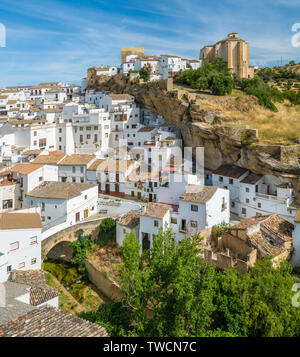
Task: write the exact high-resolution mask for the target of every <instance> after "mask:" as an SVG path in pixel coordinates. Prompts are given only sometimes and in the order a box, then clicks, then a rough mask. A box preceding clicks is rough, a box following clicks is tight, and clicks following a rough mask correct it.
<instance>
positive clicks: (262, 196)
mask: <svg viewBox="0 0 300 357" xmlns="http://www.w3.org/2000/svg"><path fill="white" fill-rule="evenodd" d="M255 195H256V198H260V199H263V200H269V201H276V202H278V203H284V204H286V202H287V200H288V198H278V197H277V196H276V195H267V194H265V193H256V194H255Z"/></svg>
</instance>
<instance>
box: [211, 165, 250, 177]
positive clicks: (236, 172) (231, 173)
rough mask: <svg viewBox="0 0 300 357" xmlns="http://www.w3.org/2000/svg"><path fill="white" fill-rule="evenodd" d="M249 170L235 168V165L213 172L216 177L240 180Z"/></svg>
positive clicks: (225, 166) (224, 166)
mask: <svg viewBox="0 0 300 357" xmlns="http://www.w3.org/2000/svg"><path fill="white" fill-rule="evenodd" d="M247 171H248V170H247V169H244V168H243V167H239V166H234V165H222V166H221V167H219V168H218V169H217V170H215V171H213V174H214V175H219V176H226V177H231V178H235V179H238V178H240V177H241V176H242V175H244V174H245V173H246V172H247Z"/></svg>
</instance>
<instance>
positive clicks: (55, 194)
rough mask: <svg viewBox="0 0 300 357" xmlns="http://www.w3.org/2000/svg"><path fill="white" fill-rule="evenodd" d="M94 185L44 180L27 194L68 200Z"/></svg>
mask: <svg viewBox="0 0 300 357" xmlns="http://www.w3.org/2000/svg"><path fill="white" fill-rule="evenodd" d="M95 186H97V185H95V184H89V183H77V182H54V181H51V182H50V181H45V182H43V183H42V184H41V185H39V186H38V187H36V188H34V189H33V190H32V191H30V192H28V194H27V196H29V197H38V198H56V199H63V200H69V199H71V198H74V197H77V196H80V195H81V193H82V192H83V191H85V190H88V189H90V188H92V187H95Z"/></svg>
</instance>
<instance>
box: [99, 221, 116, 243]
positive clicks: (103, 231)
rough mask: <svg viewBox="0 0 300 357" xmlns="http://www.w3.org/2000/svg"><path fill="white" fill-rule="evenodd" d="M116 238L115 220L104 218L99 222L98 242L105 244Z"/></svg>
mask: <svg viewBox="0 0 300 357" xmlns="http://www.w3.org/2000/svg"><path fill="white" fill-rule="evenodd" d="M115 239H116V221H115V220H114V219H113V218H110V217H108V218H105V219H103V221H102V222H101V224H100V231H99V244H100V245H101V246H105V245H107V244H108V242H110V241H114V240H115Z"/></svg>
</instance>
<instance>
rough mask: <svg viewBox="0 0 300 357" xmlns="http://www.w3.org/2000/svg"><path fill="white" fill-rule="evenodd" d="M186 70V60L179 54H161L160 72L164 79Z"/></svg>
mask: <svg viewBox="0 0 300 357" xmlns="http://www.w3.org/2000/svg"><path fill="white" fill-rule="evenodd" d="M184 70H186V61H184V60H182V58H181V57H179V56H174V55H160V74H161V75H162V79H167V78H169V77H173V76H174V75H175V74H178V73H179V72H180V71H184Z"/></svg>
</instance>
